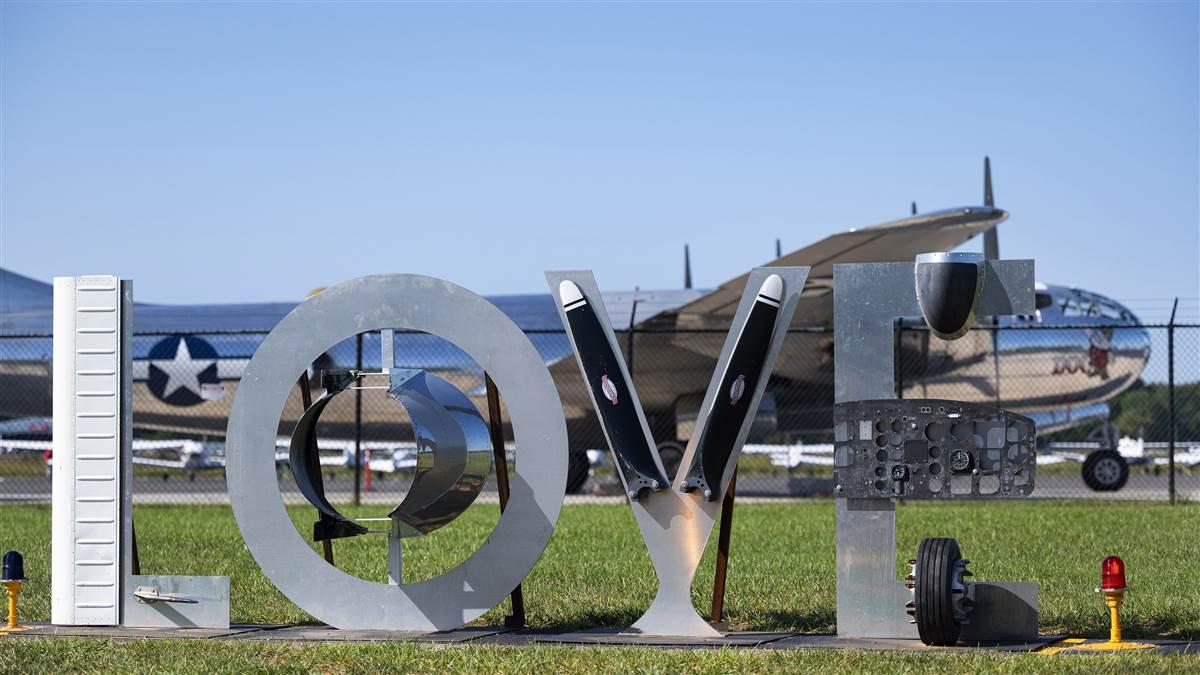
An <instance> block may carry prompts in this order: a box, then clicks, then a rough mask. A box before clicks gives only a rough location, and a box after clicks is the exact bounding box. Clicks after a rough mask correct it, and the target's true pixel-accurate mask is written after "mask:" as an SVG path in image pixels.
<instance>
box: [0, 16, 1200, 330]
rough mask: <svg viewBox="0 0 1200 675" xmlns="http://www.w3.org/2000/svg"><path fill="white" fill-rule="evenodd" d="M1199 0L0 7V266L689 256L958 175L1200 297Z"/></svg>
mask: <svg viewBox="0 0 1200 675" xmlns="http://www.w3.org/2000/svg"><path fill="white" fill-rule="evenodd" d="M1197 8H1198V4H1197V3H1195V2H1192V3H1177V4H1153V5H1149V4H1146V5H1117V4H1105V5H1090V4H1057V5H1056V4H1021V5H1015V4H1014V5H986V4H975V3H972V4H969V5H953V4H935V5H921V4H904V5H876V4H872V5H823V4H821V5H818V4H760V5H746V4H739V5H724V4H711V3H710V4H697V5H687V4H622V5H600V4H576V5H567V4H554V5H551V4H487V5H484V4H461V5H453V4H450V5H447V4H438V5H421V4H378V3H370V4H368V3H363V4H340V5H326V4H319V3H305V4H284V3H257V4H252V3H240V4H220V3H203V4H201V3H187V4H182V3H181V4H166V3H160V4H144V3H125V4H104V3H88V4H82V3H74V4H72V3H58V4H55V3H38V4H23V3H16V2H4V3H3V5H2V6H0V20H2V26H0V58H2V64H0V87H2V91H0V97H2V100H0V105H2V111H0V112H2V120H0V132H2V134H3V136H2V139H0V169H2V171H3V174H2V177H0V189H2V194H0V197H2V202H0V265H3V266H4V267H8V268H10V269H13V270H15V271H18V272H21V273H24V274H28V275H31V276H35V277H38V278H44V279H45V278H49V277H51V276H53V275H57V274H82V273H116V274H120V275H123V276H127V277H132V278H134V279H135V280H136V282H137V289H138V297H139V298H140V299H141V300H144V301H158V302H235V301H255V300H288V299H300V298H302V297H303V295H304V294H305V293H306V292H307V291H308V290H309V289H310V288H312V287H314V286H318V285H326V284H330V283H334V282H337V281H340V280H343V279H346V278H349V277H353V276H357V275H359V274H363V273H368V272H385V271H409V272H422V273H427V274H434V275H437V276H442V277H445V278H449V279H452V280H454V281H456V282H458V283H461V284H463V285H465V286H468V287H470V288H472V289H473V290H476V291H478V292H481V293H485V294H490V293H509V292H542V291H544V290H545V285H544V281H543V280H542V270H544V269H550V268H558V269H561V268H592V269H594V270H595V271H596V273H597V277H598V279H599V280H600V282H601V284H602V285H603V286H604V287H605V288H608V289H626V288H631V287H634V286H640V287H642V288H674V287H678V286H679V285H680V283H681V276H682V273H681V266H682V261H681V258H682V251H681V249H682V246H683V244H684V242H688V243H690V244H691V249H692V259H693V265H694V273H695V276H696V280H697V285H699V286H712V285H716V284H718V283H720V282H722V281H724V280H726V279H728V278H730V277H733V276H735V275H738V274H740V273H742V272H744V271H745V270H746V269H747V268H749V267H751V266H753V265H754V264H756V263H760V262H763V261H765V260H767V259H769V258H770V257H771V253H772V251H773V247H774V239H775V238H776V237H780V238H782V239H783V243H784V248H785V249H792V248H798V247H801V246H803V245H805V244H807V243H810V242H812V241H815V240H817V239H819V238H821V237H824V236H826V235H828V234H831V233H833V232H836V231H839V230H842V229H846V228H850V227H856V226H858V227H861V226H865V225H871V224H874V223H878V222H883V221H887V220H891V219H894V218H899V217H903V216H904V215H906V214H907V212H908V204H909V202H910V201H911V200H917V202H918V203H919V205H920V206H921V208H922V209H924V210H933V209H937V208H943V207H948V206H955V205H964V204H974V203H979V202H980V200H981V185H980V184H981V163H982V158H983V156H984V155H985V154H989V155H991V158H992V162H993V170H994V172H995V180H996V196H997V204H998V205H999V206H1001V207H1002V208H1006V209H1008V210H1009V211H1010V212H1011V213H1012V218H1011V219H1010V221H1009V222H1008V223H1005V224H1004V225H1003V226H1001V250H1002V252H1003V254H1004V255H1005V257H1034V258H1036V259H1037V264H1038V277H1039V278H1040V279H1041V280H1043V281H1047V282H1051V283H1067V284H1074V285H1077V286H1080V287H1083V288H1088V289H1091V290H1095V291H1098V292H1101V293H1104V294H1106V295H1109V296H1111V297H1115V298H1118V299H1124V300H1128V301H1129V304H1130V305H1131V306H1133V307H1134V308H1135V310H1138V311H1139V313H1141V314H1143V316H1144V317H1145V318H1147V319H1149V320H1155V319H1161V318H1165V315H1164V314H1163V312H1162V311H1161V310H1160V309H1159V308H1160V305H1157V304H1152V303H1149V302H1148V301H1143V300H1142V299H1145V298H1167V297H1171V296H1176V295H1180V296H1185V297H1188V298H1192V299H1191V300H1188V301H1186V303H1188V304H1185V309H1186V310H1188V311H1190V313H1191V314H1192V315H1193V317H1195V315H1197V314H1198V313H1200V312H1198V310H1200V301H1197V300H1196V299H1195V298H1196V297H1197V296H1200V288H1198V287H1200V272H1198V267H1200V262H1198V261H1200V234H1198V230H1200V225H1198V223H1200V193H1198V185H1200V169H1198V166H1200V136H1198V129H1200V112H1198V111H1200V102H1198V82H1200V72H1198V65H1197V64H1198V62H1200V51H1198V50H1200V47H1198V38H1197V30H1198V28H1197V27H1198V25H1200V12H1198V9H1197Z"/></svg>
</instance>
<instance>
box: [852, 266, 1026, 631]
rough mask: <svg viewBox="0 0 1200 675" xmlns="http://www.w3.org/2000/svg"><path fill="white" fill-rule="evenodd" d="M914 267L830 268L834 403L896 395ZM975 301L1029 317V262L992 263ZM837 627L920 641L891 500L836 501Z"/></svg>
mask: <svg viewBox="0 0 1200 675" xmlns="http://www.w3.org/2000/svg"><path fill="white" fill-rule="evenodd" d="M914 268H915V265H914V263H856V264H844V265H834V267H833V296H834V298H833V303H834V313H833V317H834V318H833V326H834V329H833V330H834V340H835V346H834V401H835V403H842V402H846V401H858V400H871V399H889V398H895V396H896V380H895V376H896V351H895V350H896V345H895V334H896V332H895V329H894V322H895V320H896V319H897V318H898V317H902V316H917V315H919V314H920V313H921V307H920V305H919V303H918V302H917V297H916V289H915V288H914V283H913V280H914V275H915V272H914ZM984 268H985V269H984V280H983V290H982V292H981V294H980V296H979V299H978V301H977V302H976V312H977V314H978V315H980V316H992V315H1004V314H1032V313H1033V312H1034V311H1035V307H1034V279H1033V261H1032V260H1005V261H988V262H986V263H985V265H984ZM836 502H837V505H836V514H837V624H838V635H839V636H842V637H877V638H916V637H917V630H916V627H915V626H914V625H912V624H909V623H908V616H907V615H906V614H905V612H904V604H905V602H907V601H908V597H907V596H908V592H907V589H905V588H904V586H903V584H902V583H901V582H900V581H899V579H898V578H897V576H896V505H895V502H893V501H892V500H891V499H890V498H888V499H859V498H853V499H847V498H838V499H837V500H836Z"/></svg>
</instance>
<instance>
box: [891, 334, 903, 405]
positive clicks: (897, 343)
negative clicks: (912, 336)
mask: <svg viewBox="0 0 1200 675" xmlns="http://www.w3.org/2000/svg"><path fill="white" fill-rule="evenodd" d="M892 326H893V329H894V330H895V331H896V336H895V337H894V338H892V363H893V364H894V365H893V367H892V370H893V371H894V375H893V377H892V381H893V382H895V383H896V398H898V399H899V398H904V358H903V357H904V350H903V349H901V343H903V342H904V319H896V322H895V323H894V324H892Z"/></svg>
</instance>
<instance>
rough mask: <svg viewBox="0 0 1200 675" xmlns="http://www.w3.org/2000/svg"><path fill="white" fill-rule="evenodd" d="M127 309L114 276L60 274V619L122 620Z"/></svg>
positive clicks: (54, 608) (55, 588)
mask: <svg viewBox="0 0 1200 675" xmlns="http://www.w3.org/2000/svg"><path fill="white" fill-rule="evenodd" d="M122 313H123V308H122V300H121V284H120V280H119V279H117V278H116V277H111V276H85V277H58V278H55V280H54V426H53V428H54V441H53V449H54V458H53V468H54V477H53V489H54V497H53V515H52V537H51V549H52V552H51V557H52V562H51V595H52V598H51V620H52V621H53V622H54V623H55V624H62V625H109V626H111V625H116V624H117V623H118V622H119V611H120V602H119V598H120V574H121V569H120V565H119V562H120V551H121V548H120V546H121V541H120V518H119V512H120V511H119V505H120V499H121V472H120V466H121V464H120V457H121V441H122V435H123V434H122V432H123V429H122V421H121V420H122V397H121V386H120V383H121V377H122V363H124V359H123V356H124V355H123V354H122V353H121V350H122V345H121V331H120V329H121V321H122Z"/></svg>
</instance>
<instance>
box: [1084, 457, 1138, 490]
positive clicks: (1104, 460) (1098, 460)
mask: <svg viewBox="0 0 1200 675" xmlns="http://www.w3.org/2000/svg"><path fill="white" fill-rule="evenodd" d="M1128 480H1129V463H1128V462H1126V461H1125V458H1124V457H1122V456H1121V453H1119V452H1117V451H1116V450H1097V451H1096V452H1093V453H1092V454H1090V455H1088V456H1087V459H1086V460H1084V462H1083V482H1084V483H1086V484H1087V486H1088V487H1089V488H1091V489H1093V490H1095V491H1096V492H1115V491H1117V490H1120V489H1121V488H1123V487H1125V482H1126V481H1128Z"/></svg>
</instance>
